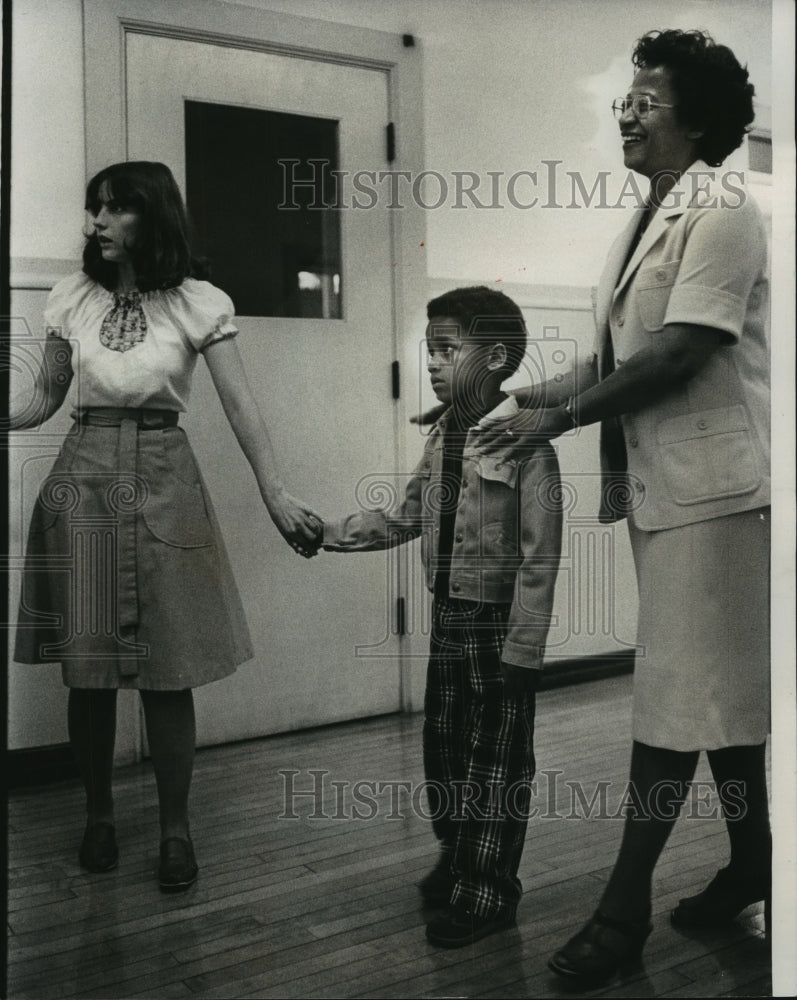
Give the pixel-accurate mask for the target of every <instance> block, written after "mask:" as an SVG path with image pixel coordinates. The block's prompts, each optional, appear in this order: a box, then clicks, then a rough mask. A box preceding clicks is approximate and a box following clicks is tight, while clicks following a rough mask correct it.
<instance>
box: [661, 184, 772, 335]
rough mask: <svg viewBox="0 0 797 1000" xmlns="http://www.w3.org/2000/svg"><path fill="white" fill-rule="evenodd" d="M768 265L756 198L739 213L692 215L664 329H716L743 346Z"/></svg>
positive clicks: (722, 211)
mask: <svg viewBox="0 0 797 1000" xmlns="http://www.w3.org/2000/svg"><path fill="white" fill-rule="evenodd" d="M766 259H767V244H766V234H765V230H764V224H763V220H762V217H761V212H760V211H759V209H758V206H757V205H756V204H755V203H754V202H753V200H752V199H751V198H747V200H746V202H744V203H743V204H742V205H740V206H739V207H737V208H701V209H697V210H695V211H693V212H692V213H691V217H690V219H689V233H688V236H687V240H686V247H685V250H684V255H683V259H682V261H681V265H680V268H679V271H678V278H677V280H676V282H675V284H674V285H673V288H672V291H671V292H670V298H669V302H668V305H667V314H666V316H665V319H664V322H665V324H667V323H694V324H696V325H699V326H711V327H714V328H716V329H717V330H723V331H724V332H725V333H727V334H729V335H730V338H731V340H732V341H733V342H736V341H738V340H739V338H740V336H741V334H742V330H743V328H744V323H745V316H746V314H747V310H748V300H749V298H750V293H751V291H752V289H753V285H754V284H755V283H756V281H757V280H759V279H760V278H761V276H762V274H763V273H764V271H765V268H766Z"/></svg>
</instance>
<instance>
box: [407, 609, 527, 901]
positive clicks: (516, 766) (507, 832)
mask: <svg viewBox="0 0 797 1000" xmlns="http://www.w3.org/2000/svg"><path fill="white" fill-rule="evenodd" d="M508 616H509V605H508V604H485V605H478V604H475V603H472V602H467V601H455V600H451V599H445V600H439V599H435V604H434V615H433V628H432V637H431V649H430V658H429V669H428V674H427V680H426V698H425V705H424V709H425V719H424V729H423V756H424V768H425V773H426V780H427V786H426V787H427V795H428V799H429V807H430V812H431V816H432V824H433V828H434V831H435V834H436V835H437V837H438V839H439V841H440V843H441V847H442V849H443V852H444V854H446V855H447V856H448V858H449V863H450V868H451V872H452V875H453V877H454V879H455V886H454V890H453V893H452V896H451V903H458V904H464V905H465V906H467V907H468V908H469V909H470V910H471V911H472V912H474V913H475V914H477V915H478V916H493V915H494V914H496V913H498V912H499V911H501V910H503V909H505V908H507V907H515V906H516V905H517V903H518V900H519V899H520V896H521V892H522V887H521V884H520V880H519V879H518V877H517V870H518V866H519V864H520V857H521V854H522V853H523V844H524V841H525V837H526V827H527V825H528V811H529V806H530V801H531V788H530V784H531V781H532V779H533V777H534V750H533V739H534V707H535V697H534V694H533V693H530V694H528V695H522V696H519V697H506V694H505V689H504V684H503V680H502V677H501V650H502V648H503V644H504V638H505V637H506V631H507V619H508Z"/></svg>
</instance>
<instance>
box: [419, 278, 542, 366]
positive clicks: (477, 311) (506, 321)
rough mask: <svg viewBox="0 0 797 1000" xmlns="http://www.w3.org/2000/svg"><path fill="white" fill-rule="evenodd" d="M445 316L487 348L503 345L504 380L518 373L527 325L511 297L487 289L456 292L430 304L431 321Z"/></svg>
mask: <svg viewBox="0 0 797 1000" xmlns="http://www.w3.org/2000/svg"><path fill="white" fill-rule="evenodd" d="M441 316H450V317H451V319H455V320H457V321H458V323H459V325H460V330H461V335H462V337H467V338H468V339H469V340H477V341H478V342H479V343H483V344H503V345H504V347H505V348H506V364H505V365H504V367H503V369H502V374H503V375H504V378H509V376H510V375H514V373H515V372H516V371H517V370H518V368H519V367H520V363H521V361H522V360H523V355H524V354H525V353H526V339H527V332H526V322H525V320H524V319H523V313H522V312H521V311H520V306H518V305H517V304H516V303H515V302H513V301H512V299H510V298H509V296H508V295H504V293H503V292H499V291H497V290H496V289H494V288H488V287H487V286H486V285H472V286H470V287H469V288H452V289H451V291H450V292H445V293H444V294H443V295H438V296H437V298H434V299H431V300H430V301H429V302H428V303H427V306H426V317H427V319H429V320H431V319H434V318H436V317H441Z"/></svg>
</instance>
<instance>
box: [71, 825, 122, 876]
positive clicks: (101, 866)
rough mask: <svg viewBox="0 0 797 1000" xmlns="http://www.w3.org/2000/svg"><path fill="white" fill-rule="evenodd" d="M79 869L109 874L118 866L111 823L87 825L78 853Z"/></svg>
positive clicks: (117, 854) (114, 836)
mask: <svg viewBox="0 0 797 1000" xmlns="http://www.w3.org/2000/svg"><path fill="white" fill-rule="evenodd" d="M78 860H79V861H80V866H81V868H85V869H86V870H87V871H90V872H109V871H113V869H114V868H116V866H117V865H118V864H119V848H118V847H117V846H116V831H115V829H114V825H113V823H106V822H105V821H104V820H100V822H98V823H87V824H86V832H85V833H84V834H83V842H82V843H81V845H80V851H79V852H78Z"/></svg>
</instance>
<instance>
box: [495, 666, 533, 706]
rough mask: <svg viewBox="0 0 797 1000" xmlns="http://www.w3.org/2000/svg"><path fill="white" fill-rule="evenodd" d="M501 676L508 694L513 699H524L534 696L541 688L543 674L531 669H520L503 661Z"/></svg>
mask: <svg viewBox="0 0 797 1000" xmlns="http://www.w3.org/2000/svg"><path fill="white" fill-rule="evenodd" d="M501 676H502V677H503V679H504V688H505V689H506V693H507V694H508V695H509V696H510V697H512V698H522V697H523V696H524V695H529V694H534V692H535V691H536V690H537V688H538V687H539V686H540V676H541V672H540V671H539V670H534V669H532V668H531V667H518V666H517V665H516V664H514V663H504V662H503V660H502V661H501Z"/></svg>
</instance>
